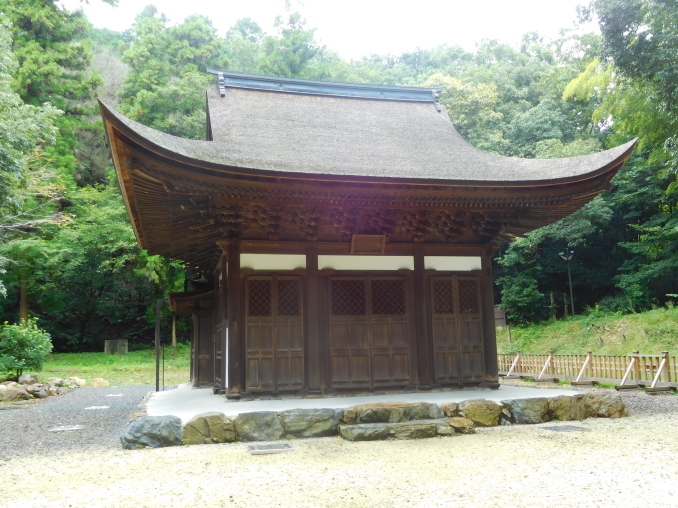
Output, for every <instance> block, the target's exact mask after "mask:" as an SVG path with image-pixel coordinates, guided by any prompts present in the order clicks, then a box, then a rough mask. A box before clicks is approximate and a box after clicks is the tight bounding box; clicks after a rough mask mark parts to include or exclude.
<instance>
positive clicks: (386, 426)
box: [339, 418, 475, 441]
mask: <svg viewBox="0 0 678 508" xmlns="http://www.w3.org/2000/svg"><path fill="white" fill-rule="evenodd" d="M473 432H475V430H474V427H473V422H471V421H470V420H467V419H465V418H447V419H443V418H436V419H428V420H415V421H405V422H396V423H358V424H353V425H350V424H342V425H339V435H340V436H341V437H343V438H344V439H347V440H348V441H382V440H385V439H424V438H429V437H436V436H454V435H456V434H461V433H465V434H470V433H473Z"/></svg>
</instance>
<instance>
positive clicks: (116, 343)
mask: <svg viewBox="0 0 678 508" xmlns="http://www.w3.org/2000/svg"><path fill="white" fill-rule="evenodd" d="M127 351H128V342H127V339H117V340H106V341H104V353H105V354H107V355H125V354H127Z"/></svg>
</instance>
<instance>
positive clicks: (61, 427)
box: [49, 425, 85, 432]
mask: <svg viewBox="0 0 678 508" xmlns="http://www.w3.org/2000/svg"><path fill="white" fill-rule="evenodd" d="M84 428H85V426H84V425H59V426H57V427H52V428H51V429H49V431H50V432H70V431H72V430H82V429H84Z"/></svg>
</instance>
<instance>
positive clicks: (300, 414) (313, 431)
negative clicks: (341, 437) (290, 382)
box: [278, 409, 343, 437]
mask: <svg viewBox="0 0 678 508" xmlns="http://www.w3.org/2000/svg"><path fill="white" fill-rule="evenodd" d="M342 416H343V415H342V411H337V410H335V409H291V410H288V411H282V412H280V413H278V418H279V419H280V422H281V423H282V426H283V428H284V429H285V436H286V437H326V436H336V435H337V426H338V425H339V423H340V422H341V419H342Z"/></svg>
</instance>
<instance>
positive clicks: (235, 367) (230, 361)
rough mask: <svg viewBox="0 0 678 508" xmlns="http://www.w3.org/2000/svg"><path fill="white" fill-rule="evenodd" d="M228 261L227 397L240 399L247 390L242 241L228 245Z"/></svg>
mask: <svg viewBox="0 0 678 508" xmlns="http://www.w3.org/2000/svg"><path fill="white" fill-rule="evenodd" d="M226 258H227V263H228V274H227V279H226V284H227V288H226V291H227V294H228V296H227V305H228V341H227V346H228V348H227V354H226V358H227V360H226V361H225V362H224V364H225V367H226V376H227V377H228V389H227V391H226V398H229V399H239V398H240V396H241V394H242V393H243V392H244V391H245V337H244V331H245V330H244V327H243V323H241V322H240V321H241V314H242V304H243V302H242V291H241V283H240V243H239V242H238V241H237V240H236V241H231V242H229V243H228V246H227V247H226Z"/></svg>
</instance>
